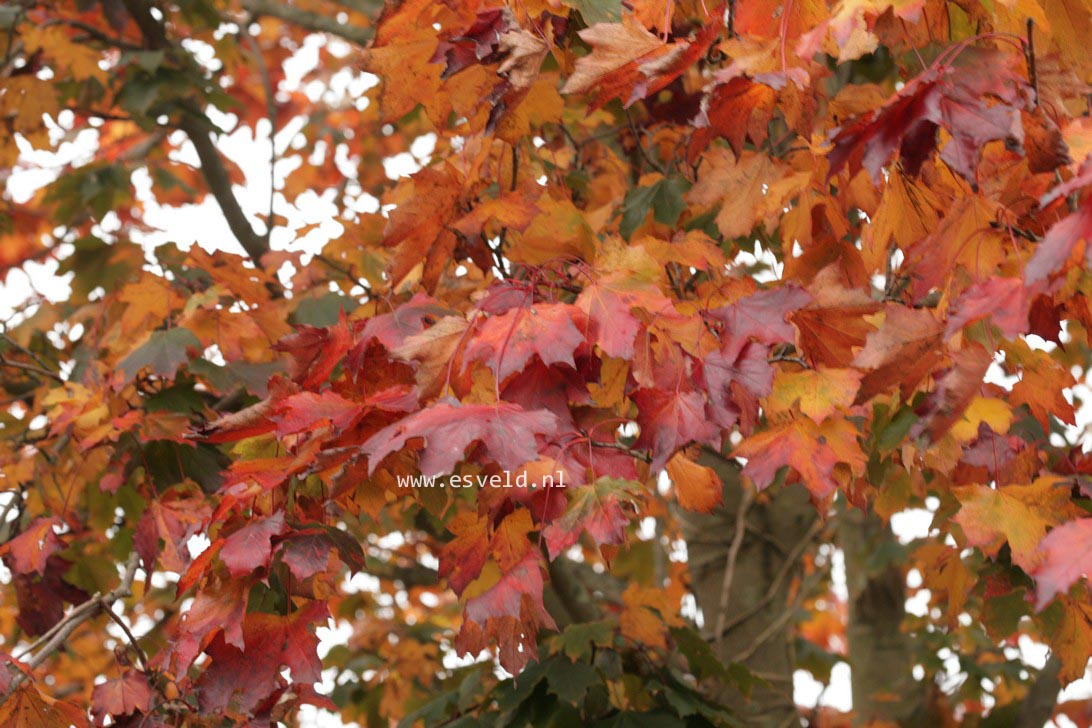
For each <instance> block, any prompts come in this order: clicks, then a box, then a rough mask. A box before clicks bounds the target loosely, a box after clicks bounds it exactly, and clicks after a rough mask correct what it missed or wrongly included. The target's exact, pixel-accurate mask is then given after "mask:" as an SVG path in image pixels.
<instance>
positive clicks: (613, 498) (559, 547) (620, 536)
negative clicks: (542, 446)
mask: <svg viewBox="0 0 1092 728" xmlns="http://www.w3.org/2000/svg"><path fill="white" fill-rule="evenodd" d="M638 492H639V490H638V487H637V484H636V483H634V482H632V481H628V480H621V479H618V478H612V477H606V476H604V477H601V478H599V479H597V480H596V481H595V482H593V483H587V484H586V485H582V486H578V487H576V488H568V489H566V494H567V495H568V499H569V502H568V505H567V507H566V510H565V513H564V514H563V515H562V516H561V517H560V518H555V519H553V520H552V521H551V522H550V523H549V524H547V526H546V527H545V528H544V529H543V530H542V536H543V538H544V539H545V540H546V549H547V552H548V553H549V555H550V559H551V560H552V559H556V558H557V557H558V556H559V555H560V554H561V553H563V552H564V551H565V550H566V549H568V548H569V547H570V546H572V545H573V544H575V543H576V542H577V541H578V540H579V538H580V534H581V533H584V532H587V534H588V535H589V536H591V538H592V540H593V541H594V542H595V543H596V544H598V545H608V544H619V543H622V542H624V541H625V538H626V526H628V525H629V515H628V513H627V511H628V509H629V507H630V504H632V501H633V499H634V497H635V495H636V494H637V493H638Z"/></svg>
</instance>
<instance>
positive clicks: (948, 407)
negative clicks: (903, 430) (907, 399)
mask: <svg viewBox="0 0 1092 728" xmlns="http://www.w3.org/2000/svg"><path fill="white" fill-rule="evenodd" d="M951 357H952V366H951V367H949V368H948V370H947V371H946V372H945V373H944V374H943V375H941V376H940V378H939V379H938V380H937V387H936V389H935V390H934V391H933V392H932V393H930V395H929V396H928V398H927V399H926V401H925V402H924V403H922V405H921V406H920V407H919V408H918V409H917V414H918V416H919V417H921V420H920V421H919V422H918V423H916V424H915V425H914V426H913V428H911V431H910V432H911V434H912V435H913V436H915V437H917V436H918V435H921V434H922V433H926V432H927V433H928V435H929V437H930V438H931V439H932V440H933V441H934V442H935V441H936V440H938V439H940V438H941V437H943V436H944V433H946V432H947V431H948V430H949V429H950V428H951V427H952V425H954V424H955V423H956V422H957V421H959V419H960V418H961V417H962V416H963V412H964V410H966V409H967V406H968V405H969V404H970V403H971V401H972V400H973V399H974V397H975V395H976V394H977V393H978V390H979V389H980V387H981V386H982V378H983V377H984V376H985V375H986V370H987V369H988V368H989V366H990V357H989V355H988V353H987V352H986V351H985V350H984V349H982V348H981V347H972V348H969V349H962V350H960V351H955V352H952V354H951Z"/></svg>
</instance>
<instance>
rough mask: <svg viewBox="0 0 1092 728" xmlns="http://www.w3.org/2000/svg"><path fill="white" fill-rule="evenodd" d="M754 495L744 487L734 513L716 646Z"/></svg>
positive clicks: (722, 635) (721, 586) (725, 613)
mask: <svg viewBox="0 0 1092 728" xmlns="http://www.w3.org/2000/svg"><path fill="white" fill-rule="evenodd" d="M754 497H755V493H754V491H753V490H751V489H750V488H746V487H744V489H743V494H742V495H741V496H740V499H739V510H738V511H737V512H736V530H735V532H734V533H733V534H732V543H731V544H730V545H729V546H728V558H727V561H726V563H725V564H724V581H723V582H721V585H720V609H719V611H718V612H717V626H716V635H717V645H718V646H719V645H720V643H721V641H722V640H723V637H724V621H725V620H726V619H727V618H728V603H729V599H730V597H731V594H732V580H733V578H734V577H735V573H736V561H738V560H739V550H740V548H742V546H743V537H744V535H746V533H747V513H748V512H749V511H750V510H751V502H752V501H753V500H754Z"/></svg>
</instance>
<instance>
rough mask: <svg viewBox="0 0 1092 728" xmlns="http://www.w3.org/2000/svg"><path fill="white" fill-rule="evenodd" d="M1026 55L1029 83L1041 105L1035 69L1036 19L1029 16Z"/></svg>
mask: <svg viewBox="0 0 1092 728" xmlns="http://www.w3.org/2000/svg"><path fill="white" fill-rule="evenodd" d="M1024 57H1025V58H1026V59H1027V63H1028V83H1029V84H1030V85H1031V90H1032V91H1034V92H1035V105H1036V106H1038V105H1039V73H1038V71H1036V70H1035V21H1034V20H1032V19H1031V18H1028V42H1027V45H1026V46H1024Z"/></svg>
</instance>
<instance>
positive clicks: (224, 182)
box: [123, 0, 269, 266]
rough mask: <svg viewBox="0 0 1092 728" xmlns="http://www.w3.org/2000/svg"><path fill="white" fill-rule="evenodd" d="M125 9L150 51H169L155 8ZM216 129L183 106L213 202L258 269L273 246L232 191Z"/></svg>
mask: <svg viewBox="0 0 1092 728" xmlns="http://www.w3.org/2000/svg"><path fill="white" fill-rule="evenodd" d="M123 1H124V3H125V9H126V10H127V11H128V12H129V15H130V16H132V18H133V22H135V23H136V24H137V27H138V28H140V32H141V34H142V35H143V36H144V42H145V44H146V45H148V46H149V47H150V48H155V49H161V48H167V47H169V46H170V45H171V44H170V41H168V39H167V32H166V30H164V28H163V26H162V25H161V24H160V22H159V21H158V20H156V19H155V17H154V16H153V15H152V12H151V8H150V7H149V6H148V4H147V3H146V2H145V0H123ZM210 127H212V125H211V124H210V123H209V121H208V118H207V117H206V116H205V115H204V113H203V112H202V111H201V110H200V109H198V108H196V106H194V105H193V104H192V103H191V104H183V106H182V117H181V119H179V122H178V128H179V129H181V130H182V131H184V132H185V133H186V136H188V137H189V139H190V141H191V142H192V143H193V147H194V149H195V150H196V151H197V158H198V159H199V160H200V161H201V174H202V175H203V176H204V178H205V181H206V182H207V183H208V186H209V191H210V192H211V193H212V196H213V199H215V200H216V202H217V204H218V205H219V206H220V211H221V212H223V214H224V218H225V219H226V220H227V223H228V227H229V228H230V229H231V234H232V235H234V236H235V238H236V240H238V241H239V244H240V245H242V246H243V250H245V251H246V253H247V255H249V256H250V258H251V259H252V260H253V261H254V264H255V265H258V266H260V265H261V259H262V256H263V255H264V254H265V253H267V252H269V243H268V241H267V240H266V239H265V238H264V237H263V236H261V235H258V234H257V233H256V232H254V228H253V227H251V225H250V221H249V220H248V219H247V216H246V213H245V212H243V208H242V207H241V206H240V205H239V201H238V200H237V199H236V198H235V193H234V192H233V191H232V189H231V179H230V178H229V177H228V174H227V170H226V169H225V168H224V162H223V160H222V159H221V158H220V152H219V151H218V150H217V149H216V144H215V143H214V142H213V141H212V138H211V137H210V136H209V132H208V129H209V128H210Z"/></svg>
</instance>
